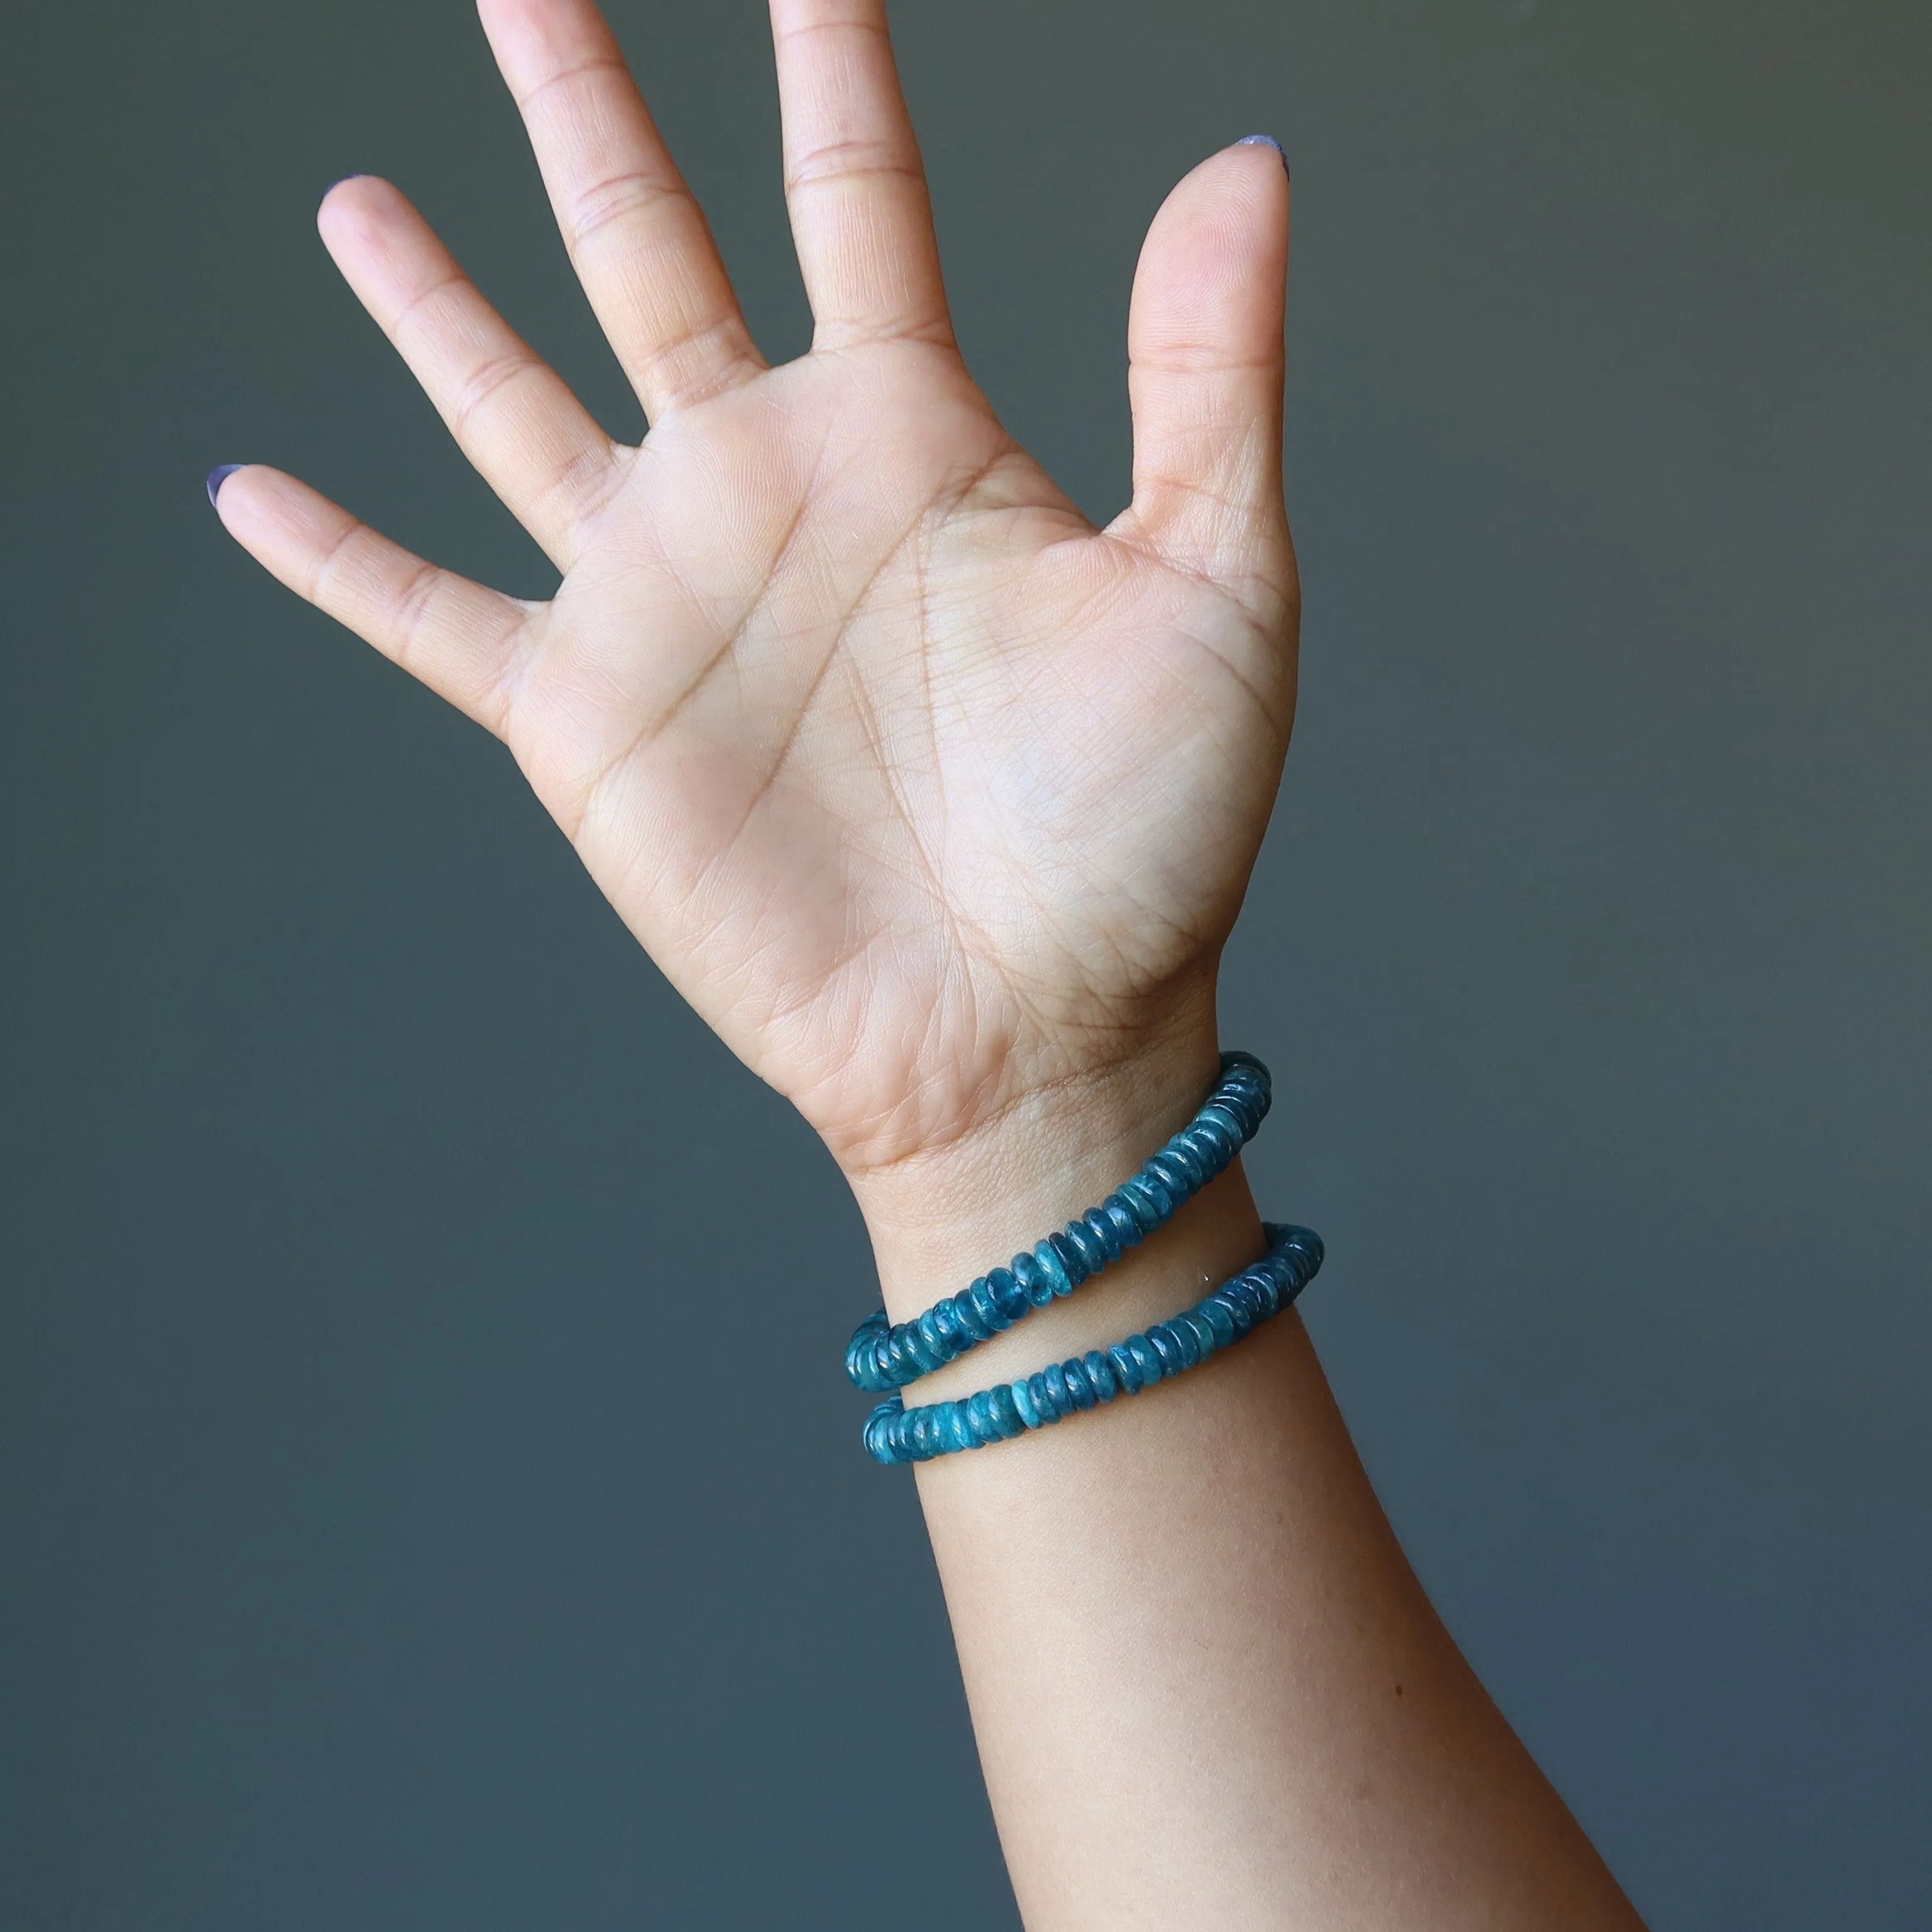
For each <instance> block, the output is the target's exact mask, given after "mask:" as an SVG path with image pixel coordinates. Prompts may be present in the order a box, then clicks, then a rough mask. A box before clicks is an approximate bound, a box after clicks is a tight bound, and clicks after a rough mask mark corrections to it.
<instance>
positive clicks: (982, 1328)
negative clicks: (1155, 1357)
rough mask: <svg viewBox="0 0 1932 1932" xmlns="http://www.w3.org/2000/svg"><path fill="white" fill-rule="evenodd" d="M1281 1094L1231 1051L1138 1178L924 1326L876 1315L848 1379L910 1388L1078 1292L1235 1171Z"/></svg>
mask: <svg viewBox="0 0 1932 1932" xmlns="http://www.w3.org/2000/svg"><path fill="white" fill-rule="evenodd" d="M1271 1093H1272V1087H1271V1082H1270V1080H1269V1078H1268V1069H1267V1068H1266V1067H1264V1066H1263V1065H1262V1064H1261V1062H1260V1061H1259V1060H1257V1059H1256V1058H1254V1056H1253V1055H1252V1054H1247V1053H1224V1054H1223V1055H1222V1056H1221V1073H1220V1079H1218V1080H1217V1081H1216V1082H1215V1083H1214V1091H1213V1092H1212V1093H1211V1094H1209V1095H1208V1098H1207V1100H1205V1102H1204V1103H1202V1109H1201V1111H1200V1112H1199V1113H1198V1114H1196V1115H1195V1117H1194V1118H1193V1120H1192V1121H1190V1122H1189V1123H1188V1124H1187V1126H1186V1127H1183V1128H1182V1129H1181V1131H1180V1133H1178V1134H1176V1135H1175V1136H1174V1138H1173V1139H1172V1140H1171V1141H1169V1142H1168V1143H1167V1145H1166V1146H1165V1147H1164V1148H1162V1149H1161V1151H1160V1153H1158V1154H1155V1155H1154V1157H1152V1158H1151V1160H1148V1161H1147V1162H1146V1163H1145V1165H1144V1166H1142V1169H1141V1170H1140V1172H1139V1173H1138V1174H1136V1175H1135V1176H1134V1177H1133V1179H1132V1180H1131V1181H1122V1182H1121V1184H1120V1186H1119V1187H1118V1188H1117V1189H1116V1190H1115V1191H1114V1192H1113V1193H1112V1194H1110V1195H1109V1196H1107V1198H1106V1200H1104V1201H1103V1202H1101V1204H1100V1206H1099V1207H1097V1208H1089V1209H1088V1211H1087V1212H1086V1213H1085V1214H1082V1216H1081V1217H1079V1220H1075V1221H1070V1222H1069V1223H1067V1226H1066V1227H1065V1228H1064V1229H1062V1230H1061V1232H1060V1233H1058V1234H1057V1235H1048V1236H1047V1238H1046V1240H1045V1241H1042V1242H1041V1243H1040V1244H1039V1245H1038V1246H1037V1247H1035V1248H1034V1250H1032V1251H1031V1253H1026V1254H1018V1255H1016V1256H1014V1257H1013V1260H1012V1262H1010V1264H1009V1265H1007V1267H1005V1268H995V1269H993V1270H992V1271H991V1272H990V1273H989V1274H983V1275H982V1276H981V1277H980V1278H979V1280H977V1281H976V1282H974V1283H973V1284H972V1286H971V1287H968V1288H963V1289H961V1290H960V1291H959V1293H958V1294H957V1295H950V1296H949V1297H948V1298H947V1299H946V1300H945V1301H941V1302H938V1303H936V1304H935V1305H934V1306H933V1307H931V1308H929V1309H928V1310H926V1313H924V1314H923V1315H921V1316H917V1317H916V1318H915V1319H913V1320H912V1321H910V1322H900V1323H898V1325H897V1326H894V1325H892V1323H890V1322H888V1321H887V1319H886V1312H885V1310H883V1309H880V1310H879V1311H878V1312H877V1313H876V1314H874V1315H871V1316H868V1317H867V1318H866V1319H865V1321H863V1322H861V1323H860V1324H859V1328H858V1331H857V1332H856V1334H854V1335H853V1337H852V1341H851V1346H850V1347H849V1348H847V1350H846V1351H845V1373H847V1375H848V1376H850V1377H851V1379H852V1380H853V1382H856V1384H857V1385H858V1386H859V1388H862V1389H867V1390H869V1391H872V1392H874V1394H878V1393H882V1392H883V1391H885V1390H887V1389H896V1388H904V1386H905V1385H906V1384H907V1382H916V1381H917V1380H918V1379H919V1377H920V1376H929V1375H930V1374H932V1372H933V1370H935V1369H938V1368H941V1367H944V1365H945V1364H947V1363H948V1362H951V1361H957V1360H958V1359H959V1357H960V1356H962V1355H965V1353H966V1352H967V1351H968V1349H977V1347H978V1346H980V1343H982V1342H984V1341H986V1340H989V1338H990V1337H993V1336H995V1335H997V1334H1000V1333H1001V1331H1003V1330H1005V1329H1008V1328H1011V1327H1012V1326H1013V1324H1014V1323H1015V1322H1018V1321H1019V1320H1020V1319H1022V1317H1023V1316H1027V1315H1028V1314H1030V1313H1032V1311H1033V1310H1034V1309H1036V1308H1044V1307H1046V1304H1048V1303H1049V1301H1052V1300H1053V1298H1055V1296H1056V1295H1071V1294H1072V1293H1073V1291H1074V1290H1075V1289H1076V1288H1078V1287H1079V1286H1080V1284H1081V1283H1082V1282H1083V1281H1085V1280H1088V1278H1089V1277H1091V1276H1094V1275H1097V1274H1099V1273H1100V1271H1101V1270H1102V1269H1103V1268H1105V1267H1106V1265H1107V1264H1108V1263H1109V1262H1112V1261H1118V1259H1120V1257H1121V1254H1122V1253H1123V1252H1124V1250H1127V1249H1128V1248H1131V1247H1138V1246H1139V1244H1140V1243H1141V1242H1142V1241H1144V1240H1145V1238H1147V1237H1148V1235H1151V1234H1152V1233H1153V1232H1154V1230H1155V1229H1157V1228H1158V1227H1160V1226H1161V1225H1162V1223H1163V1222H1165V1221H1166V1220H1168V1218H1169V1217H1170V1216H1171V1215H1172V1214H1173V1213H1174V1211H1175V1209H1176V1208H1178V1207H1179V1206H1180V1205H1181V1203H1182V1202H1184V1201H1186V1200H1187V1199H1190V1197H1191V1196H1193V1195H1196V1194H1197V1193H1199V1192H1200V1190H1202V1188H1203V1187H1206V1186H1207V1184H1208V1182H1209V1181H1212V1180H1213V1179H1214V1177H1215V1176H1216V1175H1218V1174H1220V1173H1221V1172H1223V1170H1224V1169H1226V1167H1227V1166H1228V1164H1229V1162H1231V1161H1232V1160H1233V1159H1234V1158H1235V1155H1236V1154H1239V1153H1240V1152H1241V1149H1242V1148H1244V1146H1246V1145H1247V1143H1248V1142H1250V1140H1252V1139H1253V1138H1254V1136H1255V1133H1256V1130H1257V1129H1258V1128H1259V1127H1260V1126H1261V1124H1262V1121H1263V1120H1264V1119H1265V1118H1266V1117H1267V1115H1268V1102H1269V1100H1270V1098H1271Z"/></svg>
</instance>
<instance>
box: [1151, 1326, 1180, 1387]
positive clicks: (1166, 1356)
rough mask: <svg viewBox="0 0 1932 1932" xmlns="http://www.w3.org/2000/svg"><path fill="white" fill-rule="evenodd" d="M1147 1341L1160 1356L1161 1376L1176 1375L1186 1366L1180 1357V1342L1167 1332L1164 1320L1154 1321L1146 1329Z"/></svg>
mask: <svg viewBox="0 0 1932 1932" xmlns="http://www.w3.org/2000/svg"><path fill="white" fill-rule="evenodd" d="M1147 1343H1148V1347H1149V1348H1151V1349H1153V1351H1154V1354H1155V1355H1157V1357H1158V1358H1160V1372H1161V1373H1162V1375H1163V1376H1178V1375H1179V1374H1180V1373H1181V1370H1183V1369H1184V1368H1186V1367H1187V1363H1186V1362H1184V1361H1182V1359H1181V1344H1180V1343H1178V1342H1177V1341H1176V1340H1175V1339H1174V1337H1172V1335H1171V1334H1169V1332H1168V1328H1167V1324H1166V1322H1156V1323H1155V1324H1154V1326H1153V1327H1152V1328H1150V1329H1149V1330H1148V1331H1147Z"/></svg>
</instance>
